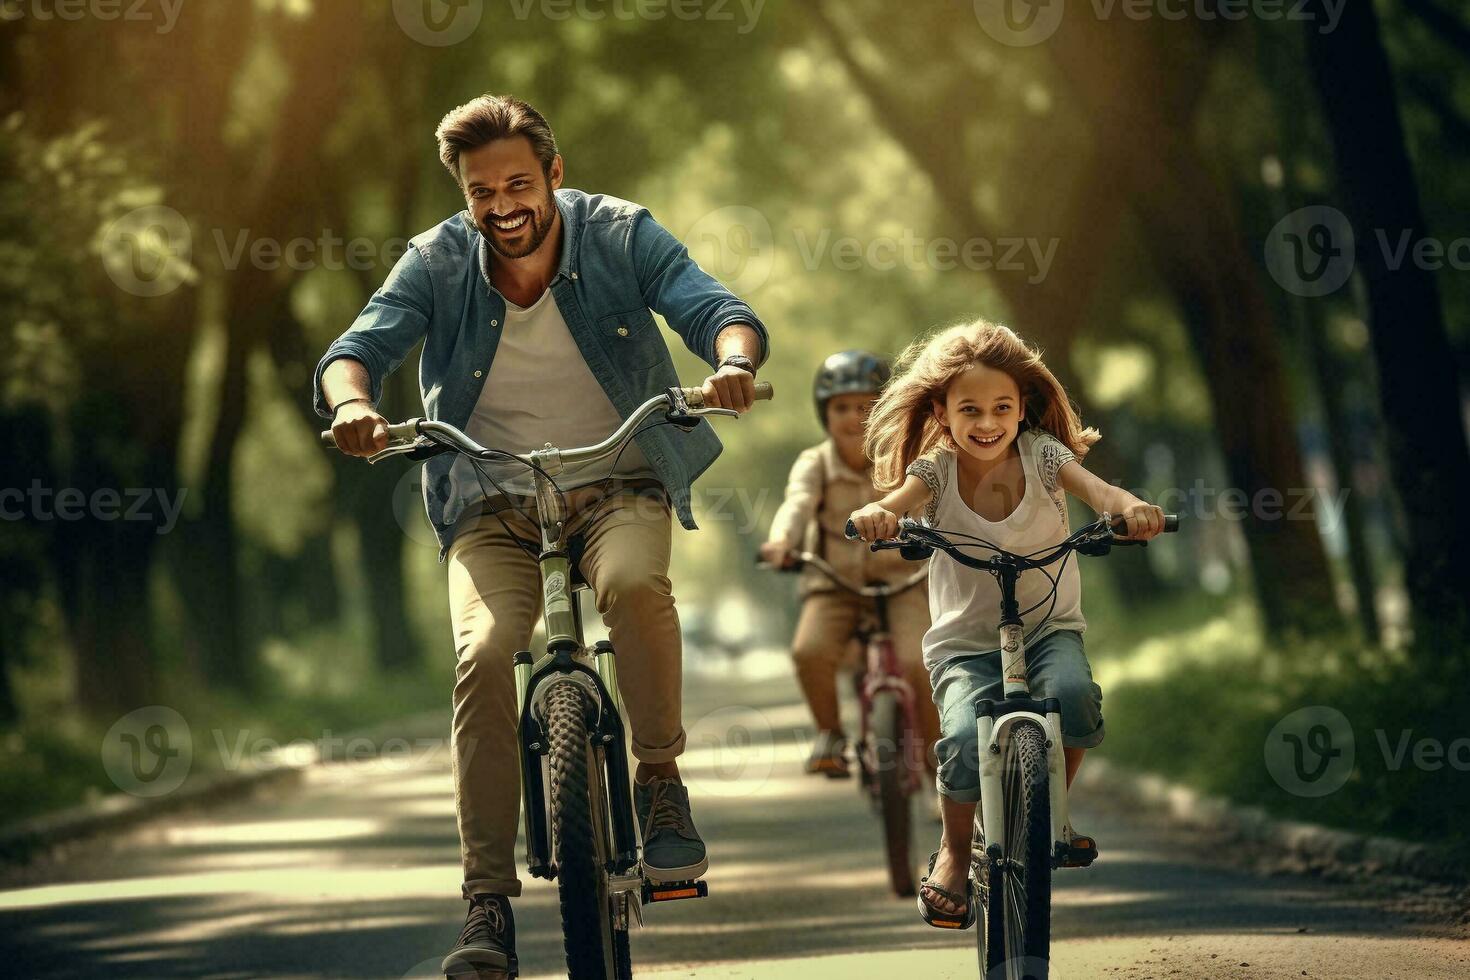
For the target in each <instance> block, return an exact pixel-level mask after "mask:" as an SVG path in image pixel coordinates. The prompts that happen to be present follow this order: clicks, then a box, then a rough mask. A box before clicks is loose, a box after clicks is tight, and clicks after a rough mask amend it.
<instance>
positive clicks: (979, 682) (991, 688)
mask: <svg viewBox="0 0 1470 980" xmlns="http://www.w3.org/2000/svg"><path fill="white" fill-rule="evenodd" d="M1026 674H1027V677H1028V678H1029V679H1030V682H1031V696H1032V697H1034V698H1036V699H1037V700H1040V699H1042V698H1056V699H1057V700H1059V701H1061V703H1062V744H1063V745H1064V746H1066V747H1067V748H1069V749H1070V748H1079V749H1090V748H1093V747H1094V746H1096V745H1097V744H1098V743H1100V742H1101V741H1102V740H1103V719H1102V689H1101V688H1099V687H1098V686H1097V685H1096V684H1095V683H1093V680H1092V667H1091V665H1089V664H1088V662H1087V653H1086V651H1084V650H1083V647H1082V634H1081V633H1078V632H1076V631H1074V630H1056V631H1055V632H1052V633H1048V634H1047V635H1045V636H1043V637H1041V638H1040V639H1039V640H1035V641H1033V642H1032V643H1030V644H1028V645H1027V646H1026ZM929 683H930V684H931V685H932V687H933V688H934V703H935V705H936V706H938V708H939V727H940V730H941V732H942V735H941V737H940V739H939V743H938V744H937V745H936V746H935V749H936V751H937V752H938V755H939V792H940V793H941V794H943V795H944V796H945V797H947V798H948V799H951V800H954V801H955V802H956V803H977V802H979V800H980V746H979V744H978V735H977V734H976V726H975V703H976V702H977V701H981V700H983V699H985V698H989V699H990V700H992V701H1000V700H1002V699H1004V697H1005V689H1004V684H1003V683H1002V680H1001V666H1000V651H999V650H991V651H990V652H988V653H981V654H976V655H975V656H973V657H952V658H950V659H948V660H944V661H941V662H940V663H938V664H936V665H935V666H934V668H933V669H932V670H930V671H929Z"/></svg>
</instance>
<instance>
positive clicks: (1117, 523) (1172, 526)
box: [1113, 514, 1179, 543]
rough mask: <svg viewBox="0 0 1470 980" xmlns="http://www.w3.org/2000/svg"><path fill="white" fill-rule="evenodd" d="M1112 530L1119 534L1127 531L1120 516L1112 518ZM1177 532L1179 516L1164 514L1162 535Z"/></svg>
mask: <svg viewBox="0 0 1470 980" xmlns="http://www.w3.org/2000/svg"><path fill="white" fill-rule="evenodd" d="M1113 530H1114V531H1118V532H1120V533H1121V532H1126V531H1127V530H1128V527H1127V525H1126V524H1125V523H1124V521H1123V518H1122V517H1121V516H1120V517H1114V518H1113ZM1177 530H1179V515H1178V514H1165V515H1164V533H1165V534H1172V533H1174V532H1175V531H1177ZM1120 543H1121V542H1120Z"/></svg>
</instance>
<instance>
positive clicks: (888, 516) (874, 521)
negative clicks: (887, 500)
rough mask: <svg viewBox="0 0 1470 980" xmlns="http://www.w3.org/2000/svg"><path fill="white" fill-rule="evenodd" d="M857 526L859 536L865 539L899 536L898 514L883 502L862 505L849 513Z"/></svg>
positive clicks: (849, 518)
mask: <svg viewBox="0 0 1470 980" xmlns="http://www.w3.org/2000/svg"><path fill="white" fill-rule="evenodd" d="M848 520H850V521H852V523H853V526H854V527H856V528H857V532H858V537H859V538H861V539H863V540H864V541H879V540H882V539H884V538H896V537H898V515H897V514H895V513H893V511H891V510H888V509H887V508H885V507H884V506H883V505H882V504H878V503H871V504H868V505H867V506H865V507H860V508H858V509H857V510H855V511H853V512H852V514H851V515H849V517H848Z"/></svg>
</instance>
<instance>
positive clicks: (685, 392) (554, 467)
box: [321, 381, 774, 475]
mask: <svg viewBox="0 0 1470 980" xmlns="http://www.w3.org/2000/svg"><path fill="white" fill-rule="evenodd" d="M773 395H774V391H773V390H772V388H771V383H770V382H769V381H758V382H756V385H755V400H756V401H769V400H770V399H771V398H772V397H773ZM660 410H665V411H666V413H667V418H668V420H669V421H670V422H673V423H674V424H676V425H684V426H688V427H691V428H692V427H693V425H694V424H695V423H697V422H698V420H699V419H700V418H702V417H704V416H706V415H731V416H733V415H738V414H739V413H738V412H736V411H735V410H734V409H730V408H712V407H706V406H705V404H704V389H702V388H699V387H691V388H670V389H669V390H668V391H666V392H664V393H663V394H661V395H655V396H654V397H652V398H650V399H648V401H646V402H644V403H643V404H642V405H640V406H638V408H637V409H635V410H634V412H633V414H632V415H629V416H628V417H627V418H626V419H625V420H624V421H623V424H622V425H620V426H618V428H617V431H615V432H614V433H613V434H612V435H610V436H608V437H607V438H606V439H604V440H603V441H602V442H600V443H598V444H597V445H595V446H587V447H585V448H582V449H568V450H562V449H557V448H556V447H554V446H550V445H548V446H547V447H545V448H544V449H538V450H535V451H533V452H530V453H527V454H525V456H519V455H516V454H513V453H506V452H502V451H499V450H492V449H486V448H485V447H484V446H481V445H480V444H479V443H477V442H475V441H474V440H473V439H471V438H470V437H469V436H467V435H465V434H464V433H463V432H462V431H460V430H459V429H457V428H455V427H454V426H452V425H450V424H449V423H448V422H439V421H435V420H434V419H409V420H408V421H407V422H397V423H394V424H391V425H389V426H388V447H387V448H386V449H382V450H380V451H378V452H376V453H373V454H372V455H371V456H369V457H367V461H368V462H369V463H376V462H378V461H379V460H383V459H387V458H389V457H392V456H411V457H412V458H413V459H427V458H429V457H430V456H437V455H439V454H440V453H446V452H461V453H465V454H467V455H470V456H475V457H479V458H482V459H483V458H485V457H487V456H495V457H498V458H501V459H508V458H514V459H517V460H520V461H521V462H522V463H527V464H528V465H529V464H530V462H531V461H532V460H534V461H535V462H536V464H537V465H538V466H540V467H541V468H543V469H545V470H546V471H547V472H549V473H551V474H552V475H555V474H556V472H557V471H558V470H560V469H561V467H563V466H568V465H574V464H580V463H590V462H596V461H597V460H600V459H605V458H606V457H608V456H611V455H613V453H615V452H617V451H618V449H619V448H620V447H621V446H622V445H623V443H625V442H627V441H628V439H630V438H631V437H632V435H633V433H634V432H635V431H636V430H637V428H638V426H640V425H642V424H643V423H644V422H645V421H647V419H648V417H649V416H651V415H653V414H654V413H655V412H658V411H660ZM321 441H322V445H324V446H329V447H331V448H333V449H335V448H337V440H336V438H335V437H333V435H332V430H331V429H327V430H326V431H325V432H323V433H322V434H321Z"/></svg>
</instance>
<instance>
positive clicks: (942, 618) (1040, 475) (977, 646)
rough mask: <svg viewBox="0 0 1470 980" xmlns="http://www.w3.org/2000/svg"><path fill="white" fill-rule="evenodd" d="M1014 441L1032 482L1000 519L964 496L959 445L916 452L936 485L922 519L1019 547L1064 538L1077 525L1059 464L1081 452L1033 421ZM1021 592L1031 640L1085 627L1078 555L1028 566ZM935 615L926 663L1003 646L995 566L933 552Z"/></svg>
mask: <svg viewBox="0 0 1470 980" xmlns="http://www.w3.org/2000/svg"><path fill="white" fill-rule="evenodd" d="M1016 448H1017V450H1018V451H1019V453H1020V456H1021V466H1022V471H1023V472H1024V474H1025V479H1026V489H1025V492H1024V493H1023V494H1022V496H1021V502H1020V504H1019V505H1018V506H1017V507H1016V509H1015V510H1013V511H1012V512H1011V514H1010V516H1009V517H1007V518H1006V519H1005V520H1003V521H999V522H995V521H988V520H986V519H985V518H983V517H981V516H980V515H979V514H977V513H975V512H974V511H973V510H971V509H970V506H969V504H967V503H965V501H964V500H963V499H961V495H960V493H959V490H958V485H959V481H958V480H957V479H956V478H955V464H956V461H955V451H954V450H952V449H942V450H939V451H938V452H936V453H935V454H933V456H932V457H925V458H921V459H918V460H915V461H914V462H913V463H912V464H911V465H910V466H909V468H908V473H910V474H911V475H913V476H917V477H919V478H920V479H921V480H923V481H924V482H925V483H926V484H927V485H928V487H929V492H930V500H929V506H928V509H927V511H926V513H925V514H924V523H925V524H928V525H929V526H930V527H934V528H938V529H940V530H945V531H958V532H962V533H964V534H971V535H974V536H975V537H979V538H984V539H985V540H986V541H989V542H990V543H992V544H994V545H996V546H997V547H1000V548H1004V549H1005V550H1006V551H1009V552H1011V553H1013V554H1017V555H1026V554H1030V553H1031V552H1036V551H1043V550H1044V549H1046V548H1049V547H1051V546H1054V545H1057V544H1060V543H1061V542H1062V540H1063V539H1065V538H1066V537H1067V535H1068V534H1070V533H1071V530H1070V526H1069V522H1068V520H1067V500H1066V491H1064V490H1062V489H1061V487H1059V486H1058V485H1057V471H1058V470H1060V469H1061V468H1062V466H1063V465H1064V464H1066V463H1068V462H1071V461H1072V460H1074V459H1076V458H1077V457H1076V456H1075V455H1074V454H1073V453H1072V451H1071V450H1070V449H1068V448H1067V447H1066V445H1065V444H1064V443H1063V442H1062V441H1061V440H1059V439H1057V438H1056V437H1055V436H1053V435H1052V434H1051V433H1049V432H1045V431H1041V430H1038V429H1028V430H1027V431H1025V432H1022V433H1021V434H1020V435H1018V436H1017V437H1016ZM961 540H963V539H961ZM967 553H968V554H971V555H974V556H975V557H977V558H985V557H987V556H988V555H990V554H993V552H989V551H987V550H986V549H984V548H971V549H969V550H968V552H967ZM1059 572H1060V574H1058V573H1059ZM1046 573H1050V574H1051V576H1052V577H1053V578H1056V579H1057V590H1056V604H1055V606H1053V605H1052V600H1051V598H1050V593H1051V587H1052V583H1051V581H1050V580H1049V579H1048V578H1047V575H1046ZM1016 600H1017V602H1018V603H1019V604H1020V607H1021V620H1022V622H1023V623H1025V626H1026V641H1027V642H1028V643H1033V642H1035V641H1036V640H1038V639H1040V638H1041V637H1043V636H1045V635H1047V634H1048V633H1053V632H1056V631H1057V630H1076V631H1077V632H1079V633H1080V632H1082V631H1083V630H1085V629H1086V628H1087V622H1086V620H1084V619H1083V618H1082V582H1081V578H1080V576H1079V575H1078V573H1077V556H1076V555H1072V556H1070V557H1069V558H1068V559H1067V563H1066V566H1065V567H1062V563H1061V562H1060V561H1058V562H1056V563H1055V564H1053V565H1049V566H1048V567H1047V568H1046V570H1045V572H1043V571H1042V570H1040V569H1032V570H1029V571H1025V572H1022V573H1021V577H1020V579H1019V581H1018V583H1017V586H1016ZM1037 603H1040V605H1037ZM1033 606H1035V608H1034V609H1033V608H1032V607H1033ZM1028 609H1029V610H1030V611H1029V612H1028V611H1027V610H1028ZM929 615H930V619H931V621H932V624H933V625H931V626H930V627H929V631H928V632H927V633H925V634H924V666H925V667H927V668H929V669H933V668H934V666H935V665H936V664H938V663H940V662H941V661H944V660H948V659H950V658H952V657H965V656H974V655H975V654H980V653H988V652H990V651H992V650H998V649H999V636H1000V585H999V584H998V583H997V582H996V580H995V577H994V576H993V575H991V574H990V573H989V572H982V571H978V570H976V569H973V568H966V567H965V566H963V565H961V564H960V563H959V562H956V561H955V560H954V559H952V558H950V557H949V555H946V554H944V553H942V552H938V551H936V552H935V553H934V556H933V557H932V558H930V559H929Z"/></svg>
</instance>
